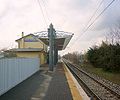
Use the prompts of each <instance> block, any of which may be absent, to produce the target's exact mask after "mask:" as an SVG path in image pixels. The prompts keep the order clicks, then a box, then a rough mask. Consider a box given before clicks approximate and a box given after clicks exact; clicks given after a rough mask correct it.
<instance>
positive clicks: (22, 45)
mask: <svg viewBox="0 0 120 100" xmlns="http://www.w3.org/2000/svg"><path fill="white" fill-rule="evenodd" d="M22 48H25V47H24V32H22Z"/></svg>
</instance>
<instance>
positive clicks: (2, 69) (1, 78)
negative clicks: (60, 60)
mask: <svg viewBox="0 0 120 100" xmlns="http://www.w3.org/2000/svg"><path fill="white" fill-rule="evenodd" d="M39 66H40V65H39V59H38V58H10V59H0V95H2V94H4V93H5V92H7V91H8V90H9V89H11V88H13V87H14V86H16V85H17V84H19V83H20V82H22V81H23V80H25V79H27V78H28V77H30V76H31V75H33V74H34V73H35V72H37V71H38V70H39Z"/></svg>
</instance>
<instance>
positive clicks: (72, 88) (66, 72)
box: [64, 64, 82, 100]
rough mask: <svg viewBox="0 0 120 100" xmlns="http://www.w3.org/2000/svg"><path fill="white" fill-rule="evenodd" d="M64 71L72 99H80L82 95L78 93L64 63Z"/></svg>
mask: <svg viewBox="0 0 120 100" xmlns="http://www.w3.org/2000/svg"><path fill="white" fill-rule="evenodd" d="M64 71H65V76H66V78H67V82H68V84H69V88H70V91H71V94H72V97H73V100H82V96H81V95H80V93H79V91H78V89H77V87H76V85H75V83H74V81H73V79H72V78H71V76H70V73H69V72H68V71H67V69H66V65H65V64H64Z"/></svg>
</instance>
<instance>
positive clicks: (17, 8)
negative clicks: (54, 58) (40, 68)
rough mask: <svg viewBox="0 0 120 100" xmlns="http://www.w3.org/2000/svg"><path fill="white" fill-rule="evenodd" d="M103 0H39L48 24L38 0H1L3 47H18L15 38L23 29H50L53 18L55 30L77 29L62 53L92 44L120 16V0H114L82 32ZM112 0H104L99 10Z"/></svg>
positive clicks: (0, 19)
mask: <svg viewBox="0 0 120 100" xmlns="http://www.w3.org/2000/svg"><path fill="white" fill-rule="evenodd" d="M101 1H102V0H40V4H41V6H42V9H43V11H44V16H45V19H46V21H47V25H46V24H45V21H44V18H43V15H42V12H41V9H40V7H39V4H38V1H37V0H0V48H6V47H7V48H12V47H15V46H16V43H15V40H16V39H18V38H20V37H21V32H22V31H23V32H25V35H26V34H29V33H33V32H39V31H43V30H45V31H47V28H48V26H49V24H50V23H51V22H52V23H53V25H54V27H55V29H56V30H62V31H67V32H72V33H74V36H73V38H72V40H71V42H70V43H69V45H68V46H67V48H66V50H64V51H63V52H62V54H63V53H67V52H68V51H69V52H71V51H79V52H81V51H84V50H87V49H88V48H89V47H90V46H92V45H95V44H99V43H100V42H101V41H102V40H104V39H105V33H106V32H107V30H108V28H109V27H112V26H114V24H115V23H117V21H118V20H120V0H115V2H114V3H113V4H112V5H111V6H110V8H109V9H108V10H107V11H105V13H104V14H103V15H102V16H101V17H100V18H99V19H98V20H97V21H96V22H95V24H94V25H93V26H92V27H91V28H90V29H89V30H88V31H87V32H86V33H85V34H83V35H82V36H81V34H82V33H83V29H84V27H86V24H87V22H88V20H89V19H90V17H91V16H92V14H93V12H94V11H95V10H96V9H97V6H98V4H99V3H100V2H101ZM111 1H112V0H104V3H103V4H102V6H101V7H100V9H99V10H98V13H97V14H99V13H100V11H102V10H103V9H104V8H105V7H106V5H108V3H110V2H111ZM46 11H47V13H46ZM78 36H79V37H80V38H79V39H78V38H77V37H78ZM76 39H77V41H76Z"/></svg>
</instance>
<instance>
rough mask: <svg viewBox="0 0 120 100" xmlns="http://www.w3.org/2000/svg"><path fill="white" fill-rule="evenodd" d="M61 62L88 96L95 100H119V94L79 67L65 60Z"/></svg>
mask: <svg viewBox="0 0 120 100" xmlns="http://www.w3.org/2000/svg"><path fill="white" fill-rule="evenodd" d="M63 62H64V63H65V64H66V65H67V67H68V68H69V69H70V71H71V72H72V73H73V74H74V76H75V77H76V78H77V80H79V81H80V82H81V83H82V85H83V87H84V89H85V91H86V90H87V91H86V92H87V93H89V96H91V97H92V98H94V99H96V100H120V94H119V93H117V92H115V91H114V90H112V89H111V88H109V87H108V86H106V85H105V84H103V83H101V82H99V81H98V80H96V79H95V78H94V77H92V76H90V75H89V74H88V73H87V72H85V71H83V70H81V69H80V68H79V67H77V66H75V65H73V64H71V63H70V62H68V61H67V60H65V59H63Z"/></svg>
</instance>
